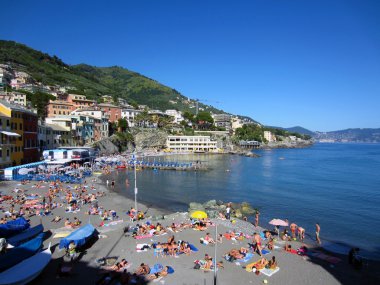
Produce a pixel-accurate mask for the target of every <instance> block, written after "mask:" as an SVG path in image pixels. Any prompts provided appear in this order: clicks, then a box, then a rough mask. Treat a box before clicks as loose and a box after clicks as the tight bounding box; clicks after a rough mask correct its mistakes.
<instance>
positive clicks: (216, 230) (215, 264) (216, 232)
mask: <svg viewBox="0 0 380 285" xmlns="http://www.w3.org/2000/svg"><path fill="white" fill-rule="evenodd" d="M217 247H218V225H215V252H214V285H216V270H217V269H218V266H217V262H216V248H217Z"/></svg>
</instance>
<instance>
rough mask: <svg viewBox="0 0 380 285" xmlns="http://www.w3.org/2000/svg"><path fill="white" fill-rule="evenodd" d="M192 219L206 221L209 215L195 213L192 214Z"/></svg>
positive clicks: (201, 212)
mask: <svg viewBox="0 0 380 285" xmlns="http://www.w3.org/2000/svg"><path fill="white" fill-rule="evenodd" d="M191 217H192V218H194V219H205V218H207V214H206V213H205V212H203V211H195V212H194V213H192V214H191Z"/></svg>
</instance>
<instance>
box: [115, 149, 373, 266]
mask: <svg viewBox="0 0 380 285" xmlns="http://www.w3.org/2000/svg"><path fill="white" fill-rule="evenodd" d="M257 153H259V154H260V155H261V156H262V157H260V158H246V157H240V156H229V155H221V156H215V155H214V156H212V155H191V156H190V155H189V156H170V157H166V158H160V160H169V161H177V160H179V161H195V160H200V161H202V163H205V164H207V165H208V166H209V167H211V168H212V170H211V171H207V172H175V171H151V170H145V171H138V172H137V186H138V188H139V194H138V200H139V201H140V202H145V203H147V204H154V205H156V206H159V207H162V208H166V209H169V210H173V211H184V210H187V208H188V203H189V202H192V201H197V202H204V201H207V200H211V199H217V200H222V201H225V202H226V201H232V202H242V201H247V202H249V203H251V205H253V206H254V207H257V208H259V209H260V211H261V224H262V225H263V226H264V227H265V226H267V227H269V225H268V224H267V222H268V221H269V220H270V219H272V218H282V219H286V218H287V219H288V220H289V221H291V222H292V221H294V222H295V223H297V224H298V225H300V226H303V227H304V228H305V229H306V233H309V234H310V235H312V236H314V229H315V223H316V222H319V223H320V225H321V237H322V241H323V244H324V245H325V246H326V247H329V248H331V247H333V249H334V250H336V251H340V250H343V251H346V246H350V245H356V246H359V247H360V248H361V249H363V250H364V252H363V253H365V255H366V256H368V257H371V258H376V259H380V230H379V229H380V211H379V208H380V207H379V202H380V145H378V144H377V145H376V144H316V145H315V146H313V147H311V148H306V149H278V150H260V151H257ZM150 159H151V160H153V158H150ZM156 159H157V160H158V158H156ZM115 175H116V181H117V184H118V185H119V186H122V187H120V188H119V189H118V191H120V192H121V193H123V194H125V195H127V196H129V197H133V188H132V187H129V188H126V187H125V186H124V185H125V179H126V178H128V179H129V180H130V182H131V185H133V179H134V178H133V177H134V176H133V172H132V171H118V172H117V173H116V174H115Z"/></svg>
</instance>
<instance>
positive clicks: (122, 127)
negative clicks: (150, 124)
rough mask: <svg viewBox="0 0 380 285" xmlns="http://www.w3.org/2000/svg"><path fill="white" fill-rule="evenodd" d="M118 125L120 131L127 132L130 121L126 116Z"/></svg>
mask: <svg viewBox="0 0 380 285" xmlns="http://www.w3.org/2000/svg"><path fill="white" fill-rule="evenodd" d="M117 127H118V129H119V131H120V132H125V131H126V130H127V129H128V121H127V120H126V119H125V118H120V119H119V121H118V122H117Z"/></svg>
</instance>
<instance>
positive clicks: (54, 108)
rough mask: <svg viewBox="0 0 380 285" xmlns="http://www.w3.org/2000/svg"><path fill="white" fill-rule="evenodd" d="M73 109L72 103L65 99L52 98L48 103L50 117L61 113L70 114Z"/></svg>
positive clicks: (48, 115)
mask: <svg viewBox="0 0 380 285" xmlns="http://www.w3.org/2000/svg"><path fill="white" fill-rule="evenodd" d="M72 111H73V105H72V103H69V102H67V101H63V100H50V102H49V104H48V105H47V117H49V118H51V117H56V116H60V115H70V113H71V112H72Z"/></svg>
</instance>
